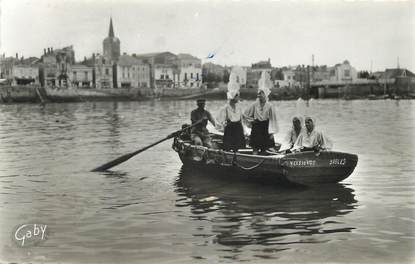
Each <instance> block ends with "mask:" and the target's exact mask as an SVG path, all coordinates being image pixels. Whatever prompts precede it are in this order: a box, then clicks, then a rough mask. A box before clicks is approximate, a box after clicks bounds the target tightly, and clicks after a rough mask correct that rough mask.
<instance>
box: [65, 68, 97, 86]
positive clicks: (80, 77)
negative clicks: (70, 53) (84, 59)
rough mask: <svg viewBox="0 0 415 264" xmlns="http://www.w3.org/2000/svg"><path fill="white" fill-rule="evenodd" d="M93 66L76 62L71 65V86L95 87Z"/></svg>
mask: <svg viewBox="0 0 415 264" xmlns="http://www.w3.org/2000/svg"><path fill="white" fill-rule="evenodd" d="M93 70H94V69H93V67H88V66H87V65H83V64H74V65H72V67H71V74H70V79H71V86H72V87H75V88H81V87H83V88H91V87H93V83H94V79H93Z"/></svg>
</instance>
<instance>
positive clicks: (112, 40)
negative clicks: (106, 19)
mask: <svg viewBox="0 0 415 264" xmlns="http://www.w3.org/2000/svg"><path fill="white" fill-rule="evenodd" d="M102 46H103V54H104V56H105V57H106V58H107V59H109V60H110V61H111V62H116V61H117V60H118V58H119V57H120V54H121V49H120V46H121V44H120V40H119V39H118V38H117V37H115V35H114V27H113V25H112V18H110V25H109V30H108V37H106V38H105V39H104V40H103V41H102Z"/></svg>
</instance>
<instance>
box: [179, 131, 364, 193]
mask: <svg viewBox="0 0 415 264" xmlns="http://www.w3.org/2000/svg"><path fill="white" fill-rule="evenodd" d="M215 138H216V139H215V140H214V141H216V143H219V144H220V142H221V137H219V136H217V135H215ZM173 149H174V150H175V151H176V152H177V153H178V154H179V157H180V159H181V161H182V162H183V164H184V166H185V167H190V168H195V169H200V170H207V169H209V170H213V171H216V172H218V173H223V174H235V175H238V176H246V177H250V178H265V179H269V180H277V181H289V182H292V183H296V184H302V185H313V184H322V183H336V182H340V181H342V180H344V179H346V178H347V177H348V176H350V175H351V174H352V172H353V170H354V168H355V167H356V164H357V160H358V157H357V155H355V154H349V153H344V152H337V151H325V150H323V151H319V152H314V151H306V152H298V153H290V154H280V153H271V152H268V155H266V156H263V155H254V154H252V149H244V150H239V151H238V152H230V151H224V150H222V149H216V148H207V147H203V146H196V145H194V144H193V143H192V142H191V141H190V140H186V139H183V138H181V137H176V138H175V139H174V142H173Z"/></svg>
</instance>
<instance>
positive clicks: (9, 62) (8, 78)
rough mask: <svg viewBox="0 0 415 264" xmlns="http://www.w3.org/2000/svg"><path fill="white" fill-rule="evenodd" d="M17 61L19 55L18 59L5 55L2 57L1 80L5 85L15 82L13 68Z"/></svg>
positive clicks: (0, 63)
mask: <svg viewBox="0 0 415 264" xmlns="http://www.w3.org/2000/svg"><path fill="white" fill-rule="evenodd" d="M17 60H18V59H17V54H16V58H14V57H6V55H5V54H3V55H2V56H1V57H0V79H2V80H3V81H4V82H5V83H8V84H11V83H12V82H13V66H14V65H15V64H16V62H17Z"/></svg>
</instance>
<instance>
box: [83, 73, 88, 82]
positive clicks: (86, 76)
mask: <svg viewBox="0 0 415 264" xmlns="http://www.w3.org/2000/svg"><path fill="white" fill-rule="evenodd" d="M84 74H85V80H88V72H87V71H86V72H84Z"/></svg>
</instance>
